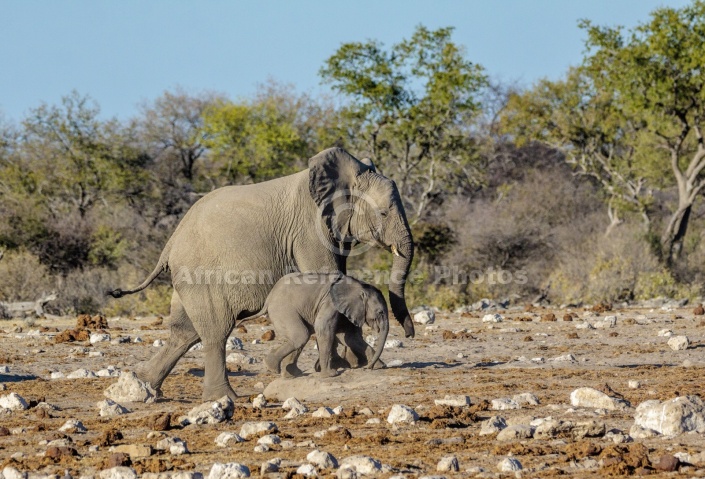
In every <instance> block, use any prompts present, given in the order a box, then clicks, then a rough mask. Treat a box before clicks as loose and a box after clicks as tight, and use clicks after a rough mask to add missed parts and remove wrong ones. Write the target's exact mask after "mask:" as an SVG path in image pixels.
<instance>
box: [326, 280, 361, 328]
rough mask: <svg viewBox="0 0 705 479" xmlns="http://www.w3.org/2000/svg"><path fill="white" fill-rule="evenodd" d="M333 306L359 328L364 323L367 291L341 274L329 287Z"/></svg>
mask: <svg viewBox="0 0 705 479" xmlns="http://www.w3.org/2000/svg"><path fill="white" fill-rule="evenodd" d="M330 296H331V299H332V300H333V306H335V309H336V310H338V312H339V313H340V314H342V315H344V316H345V317H346V318H348V319H349V320H350V322H351V323H353V324H354V325H355V326H357V327H359V328H361V327H362V325H363V324H365V313H366V310H367V293H366V292H365V290H364V288H363V287H362V285H361V284H360V283H358V282H357V281H355V280H354V279H352V278H350V277H349V276H343V277H342V278H341V279H340V280H338V281H336V282H335V283H334V284H333V285H332V286H331V288H330Z"/></svg>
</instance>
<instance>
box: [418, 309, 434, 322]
mask: <svg viewBox="0 0 705 479" xmlns="http://www.w3.org/2000/svg"><path fill="white" fill-rule="evenodd" d="M435 321H436V313H434V312H433V310H431V309H424V310H423V311H419V312H418V313H416V314H415V315H414V322H415V323H417V324H433V323H434V322H435Z"/></svg>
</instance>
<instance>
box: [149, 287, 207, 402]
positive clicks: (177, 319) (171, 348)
mask: <svg viewBox="0 0 705 479" xmlns="http://www.w3.org/2000/svg"><path fill="white" fill-rule="evenodd" d="M170 329H171V331H170V333H169V339H168V340H167V343H166V345H165V346H164V347H163V348H161V349H159V351H158V352H157V354H155V355H154V356H152V358H151V359H150V360H149V361H146V362H144V363H142V364H141V365H140V366H139V367H138V368H137V371H136V374H137V377H138V378H140V379H141V380H143V381H145V382H147V383H149V384H150V385H151V386H152V387H153V388H154V389H155V390H156V391H157V392H158V393H159V394H160V395H161V386H162V382H164V379H165V378H166V377H167V376H168V375H169V373H170V372H171V370H172V369H173V368H174V366H175V365H176V363H177V362H178V361H179V359H181V357H182V356H183V355H184V354H186V352H187V351H188V350H189V349H191V347H192V346H193V345H194V344H196V343H198V342H199V341H200V340H201V338H200V337H199V336H198V333H197V332H196V330H195V329H194V327H193V323H192V322H191V319H190V318H189V317H188V315H187V314H186V310H185V309H184V306H183V304H181V299H180V298H179V294H178V293H177V292H176V291H174V293H173V294H172V296H171V319H170Z"/></svg>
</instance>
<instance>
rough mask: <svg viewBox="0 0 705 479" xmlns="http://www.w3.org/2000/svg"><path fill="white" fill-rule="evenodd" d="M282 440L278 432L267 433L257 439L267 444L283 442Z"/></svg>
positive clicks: (258, 442) (272, 444)
mask: <svg viewBox="0 0 705 479" xmlns="http://www.w3.org/2000/svg"><path fill="white" fill-rule="evenodd" d="M281 442H282V440H281V438H280V437H279V436H277V435H276V434H266V435H264V436H262V437H260V438H259V439H257V444H264V445H265V446H274V445H276V444H281Z"/></svg>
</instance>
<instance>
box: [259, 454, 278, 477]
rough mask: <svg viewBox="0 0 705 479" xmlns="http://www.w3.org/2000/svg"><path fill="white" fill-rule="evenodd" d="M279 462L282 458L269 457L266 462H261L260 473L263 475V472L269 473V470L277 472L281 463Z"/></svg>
mask: <svg viewBox="0 0 705 479" xmlns="http://www.w3.org/2000/svg"><path fill="white" fill-rule="evenodd" d="M281 462H282V460H281V459H279V458H278V457H275V458H274V459H270V460H269V461H267V462H263V463H262V465H261V466H260V468H259V473H260V475H261V476H264V475H265V474H269V473H271V472H279V466H280V465H281Z"/></svg>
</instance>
